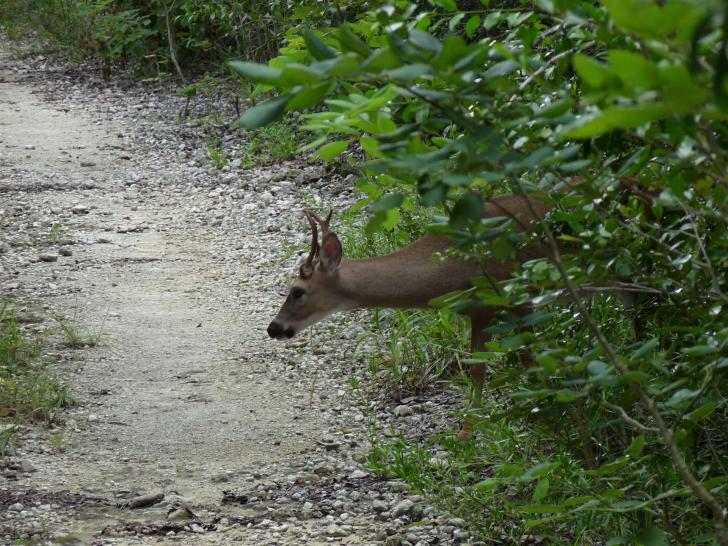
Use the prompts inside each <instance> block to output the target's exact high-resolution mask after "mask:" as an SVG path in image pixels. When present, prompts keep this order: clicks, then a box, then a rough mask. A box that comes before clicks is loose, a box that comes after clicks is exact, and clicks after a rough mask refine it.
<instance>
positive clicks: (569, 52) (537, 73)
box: [506, 40, 595, 107]
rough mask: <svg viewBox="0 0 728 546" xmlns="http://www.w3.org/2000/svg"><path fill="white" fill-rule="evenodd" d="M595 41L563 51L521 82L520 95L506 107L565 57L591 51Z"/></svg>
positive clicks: (510, 102) (515, 94) (514, 98)
mask: <svg viewBox="0 0 728 546" xmlns="http://www.w3.org/2000/svg"><path fill="white" fill-rule="evenodd" d="M594 43H595V42H594V40H592V41H590V42H587V43H585V44H582V45H580V46H579V47H572V48H571V49H567V50H566V51H562V52H561V53H558V54H556V55H554V56H553V57H551V58H550V59H549V60H548V61H547V62H545V63H544V64H542V65H541V66H539V67H538V68H537V69H536V70H535V71H534V72H533V74H531V75H529V76H528V77H527V78H526V79H525V80H523V81H522V82H521V85H519V86H518V93H514V94H513V95H512V96H511V98H510V99H508V102H507V103H506V107H508V106H510V105H511V104H513V103H514V102H515V101H516V99H517V98H518V95H519V93H523V92H524V91H525V90H526V87H528V86H529V85H531V83H532V82H533V80H535V79H536V78H538V77H539V76H540V75H541V74H543V73H544V72H546V70H548V69H549V67H551V66H552V65H554V64H555V63H556V62H557V61H559V60H561V59H563V58H564V57H568V56H569V55H573V54H574V53H576V52H577V51H583V50H585V49H589V48H590V47H591V46H593V45H594Z"/></svg>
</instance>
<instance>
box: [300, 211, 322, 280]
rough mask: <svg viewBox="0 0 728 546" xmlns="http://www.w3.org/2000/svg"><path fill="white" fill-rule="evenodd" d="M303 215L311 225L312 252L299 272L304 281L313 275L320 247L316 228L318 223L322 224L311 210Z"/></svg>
mask: <svg viewBox="0 0 728 546" xmlns="http://www.w3.org/2000/svg"><path fill="white" fill-rule="evenodd" d="M303 214H305V215H306V219H307V220H308V223H309V224H310V225H311V251H310V252H309V253H308V258H306V261H305V262H304V263H303V265H302V266H301V268H300V269H299V271H298V272H299V275H300V276H301V278H302V279H308V278H309V277H310V276H311V274H312V273H313V268H314V265H313V260H314V258H316V256H317V255H318V253H319V248H320V247H319V242H318V228H317V227H316V222H317V221H319V222H320V219H319V217H318V216H316V215H315V214H314V213H313V212H311V211H310V210H304V211H303Z"/></svg>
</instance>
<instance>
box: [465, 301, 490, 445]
mask: <svg viewBox="0 0 728 546" xmlns="http://www.w3.org/2000/svg"><path fill="white" fill-rule="evenodd" d="M491 318H492V315H491V314H490V313H488V314H486V313H481V314H477V315H476V314H474V315H471V316H470V352H471V354H474V353H478V352H482V351H484V350H485V343H486V342H487V341H488V339H489V337H490V336H488V334H486V333H485V332H484V331H483V330H485V328H486V327H487V326H488V325H489V324H490V321H491ZM484 380H485V364H484V363H480V364H471V365H470V382H471V383H472V385H471V389H472V392H471V399H470V408H469V409H470V410H475V409H479V408H480V406H481V405H482V402H483V381H484ZM474 420H475V416H474V415H473V414H472V412H471V413H468V415H466V416H465V420H464V421H463V426H462V428H461V429H460V432H459V433H458V440H463V441H464V440H469V439H470V436H471V433H472V428H473V421H474Z"/></svg>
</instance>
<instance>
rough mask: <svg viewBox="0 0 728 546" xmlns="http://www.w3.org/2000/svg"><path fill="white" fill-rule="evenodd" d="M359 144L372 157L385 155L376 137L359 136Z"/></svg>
mask: <svg viewBox="0 0 728 546" xmlns="http://www.w3.org/2000/svg"><path fill="white" fill-rule="evenodd" d="M359 144H361V147H362V148H363V149H364V151H365V152H366V153H367V154H369V155H370V156H371V157H382V156H383V155H384V154H382V152H381V151H380V150H379V141H378V140H377V139H376V138H372V137H368V136H362V137H360V138H359Z"/></svg>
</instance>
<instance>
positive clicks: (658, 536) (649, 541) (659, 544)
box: [634, 527, 669, 546]
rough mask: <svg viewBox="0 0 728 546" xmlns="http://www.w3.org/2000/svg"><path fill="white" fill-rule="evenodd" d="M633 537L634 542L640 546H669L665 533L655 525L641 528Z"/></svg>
mask: <svg viewBox="0 0 728 546" xmlns="http://www.w3.org/2000/svg"><path fill="white" fill-rule="evenodd" d="M634 538H635V542H636V544H638V545H642V546H669V542H668V541H667V533H665V531H663V530H662V529H657V528H655V527H650V528H648V529H641V530H640V531H639V532H638V533H637V534H636V535H635V537H634Z"/></svg>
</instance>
